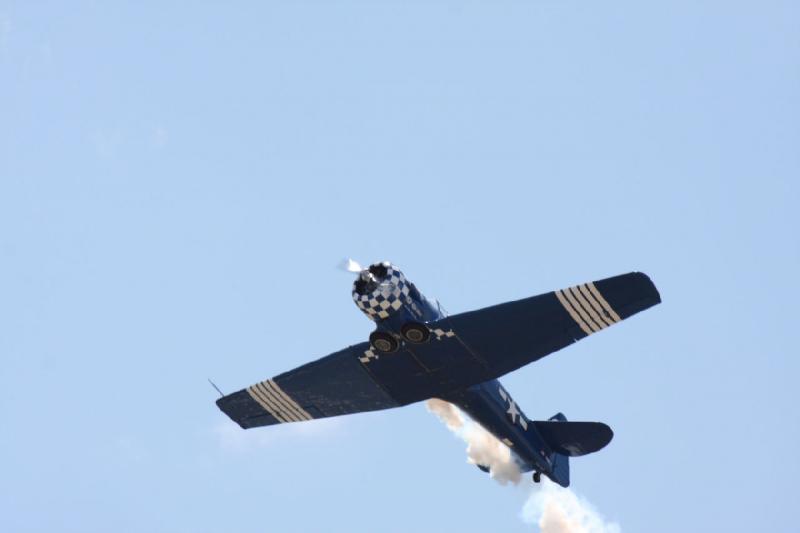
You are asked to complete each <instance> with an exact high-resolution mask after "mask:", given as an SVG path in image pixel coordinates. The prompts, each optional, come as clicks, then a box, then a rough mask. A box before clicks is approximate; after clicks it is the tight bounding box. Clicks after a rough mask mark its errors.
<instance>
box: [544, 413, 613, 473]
mask: <svg viewBox="0 0 800 533" xmlns="http://www.w3.org/2000/svg"><path fill="white" fill-rule="evenodd" d="M534 425H535V426H536V430H537V431H538V432H539V434H540V435H541V436H542V438H543V439H544V440H545V441H546V442H547V444H548V445H549V446H550V448H551V449H552V450H553V452H554V453H553V457H552V462H553V463H552V464H553V467H552V471H551V472H550V474H548V477H549V478H550V479H552V480H553V481H555V482H556V483H558V484H559V485H561V486H562V487H568V486H569V458H570V457H578V456H581V455H586V454H588V453H593V452H596V451H598V450H600V449H602V448H603V447H605V446H606V445H607V444H608V443H609V442H611V439H612V438H613V436H614V432H612V431H611V428H610V427H608V426H607V425H606V424H603V423H601V422H568V421H567V417H566V416H564V415H563V413H557V414H555V415H554V416H552V417H550V419H549V420H548V421H547V422H534Z"/></svg>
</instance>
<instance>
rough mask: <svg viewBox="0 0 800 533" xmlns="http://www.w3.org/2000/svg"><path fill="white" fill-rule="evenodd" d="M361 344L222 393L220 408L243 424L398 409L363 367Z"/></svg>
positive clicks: (366, 347)
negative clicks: (234, 390) (237, 389)
mask: <svg viewBox="0 0 800 533" xmlns="http://www.w3.org/2000/svg"><path fill="white" fill-rule="evenodd" d="M368 348H369V346H368V343H366V342H362V343H360V344H357V345H355V346H350V347H349V348H345V349H344V350H341V351H339V352H336V353H332V354H331V355H328V356H326V357H323V358H322V359H319V360H317V361H314V362H311V363H308V364H305V365H303V366H300V367H298V368H295V369H294V370H290V371H289V372H285V373H283V374H281V375H279V376H276V377H274V378H273V379H268V380H265V381H262V382H260V383H256V384H255V385H253V386H251V387H247V388H246V389H242V390H240V391H239V392H234V393H233V394H229V395H227V396H223V397H222V398H220V399H219V400H217V406H218V407H219V408H220V409H221V410H222V411H223V412H224V413H225V414H226V415H228V416H229V417H230V418H231V419H232V420H233V421H234V422H236V423H237V424H239V425H240V426H241V427H242V428H245V429H247V428H252V427H257V426H269V425H272V424H280V423H286V422H301V421H304V420H311V419H314V418H326V417H329V416H338V415H345V414H350V413H360V412H363V411H377V410H379V409H389V408H391V407H397V406H398V403H397V402H396V401H395V400H393V399H392V398H391V397H390V396H389V395H388V394H387V393H386V391H384V389H383V388H382V387H381V386H380V385H379V384H378V383H376V382H375V380H373V379H372V378H371V377H370V375H369V373H368V372H367V371H366V370H365V368H364V366H363V364H362V363H361V362H360V361H359V357H360V356H363V354H364V352H365V351H367V350H368Z"/></svg>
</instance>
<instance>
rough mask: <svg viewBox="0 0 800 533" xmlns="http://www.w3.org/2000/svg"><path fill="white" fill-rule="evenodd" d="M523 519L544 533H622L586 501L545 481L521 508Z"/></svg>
mask: <svg viewBox="0 0 800 533" xmlns="http://www.w3.org/2000/svg"><path fill="white" fill-rule="evenodd" d="M522 519H523V520H524V521H525V522H527V523H529V524H536V525H538V526H539V529H540V530H541V532H542V533H620V531H621V529H620V527H619V524H617V523H616V522H608V521H606V519H605V518H604V517H603V516H602V515H601V514H600V513H599V512H598V511H597V510H596V509H595V508H594V506H593V505H592V504H591V503H589V502H588V501H586V499H585V498H583V497H581V496H578V495H577V494H575V493H574V492H572V491H571V490H570V489H565V488H563V487H560V486H558V485H556V484H555V483H553V482H552V481H549V480H547V479H545V478H542V483H541V486H540V487H539V488H538V489H535V490H534V491H533V492H532V493H531V495H530V497H529V498H528V501H527V502H525V506H524V507H523V508H522Z"/></svg>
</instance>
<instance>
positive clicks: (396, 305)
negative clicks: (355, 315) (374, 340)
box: [353, 261, 418, 322]
mask: <svg viewBox="0 0 800 533" xmlns="http://www.w3.org/2000/svg"><path fill="white" fill-rule="evenodd" d="M412 290H413V292H415V293H418V291H416V289H415V288H414V286H413V284H411V283H410V282H409V281H408V280H406V277H405V276H404V275H403V273H402V272H401V271H400V270H399V269H398V268H397V267H395V266H394V265H392V264H391V263H390V262H388V261H383V262H381V263H373V264H372V265H370V266H369V267H368V268H366V269H364V270H362V271H361V272H360V273H359V275H358V279H356V281H355V282H354V283H353V300H354V301H355V302H356V305H357V306H358V308H359V309H361V311H362V312H363V313H364V314H365V315H367V317H369V319H370V320H374V321H376V322H379V321H382V320H386V319H387V318H389V317H390V316H392V315H394V314H396V313H398V312H399V311H401V310H402V309H403V307H404V306H407V305H412V304H413V298H412Z"/></svg>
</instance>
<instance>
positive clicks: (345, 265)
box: [339, 259, 364, 274]
mask: <svg viewBox="0 0 800 533" xmlns="http://www.w3.org/2000/svg"><path fill="white" fill-rule="evenodd" d="M339 268H341V269H342V270H346V271H347V272H353V273H354V274H358V273H359V272H361V271H362V270H364V268H363V267H362V266H361V265H360V264H359V263H358V261H354V260H352V259H344V260H343V261H342V262H341V263H340V264H339Z"/></svg>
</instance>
